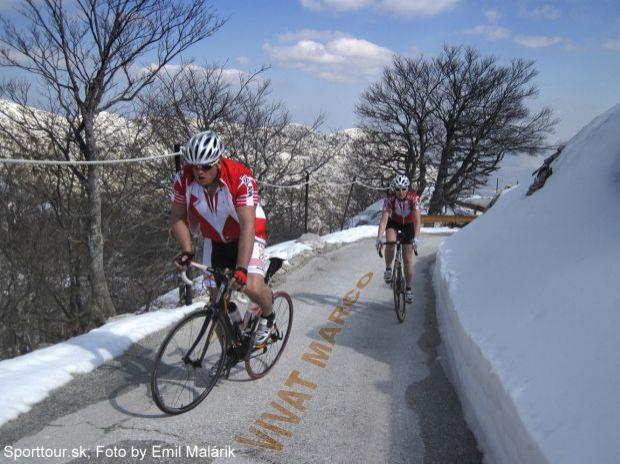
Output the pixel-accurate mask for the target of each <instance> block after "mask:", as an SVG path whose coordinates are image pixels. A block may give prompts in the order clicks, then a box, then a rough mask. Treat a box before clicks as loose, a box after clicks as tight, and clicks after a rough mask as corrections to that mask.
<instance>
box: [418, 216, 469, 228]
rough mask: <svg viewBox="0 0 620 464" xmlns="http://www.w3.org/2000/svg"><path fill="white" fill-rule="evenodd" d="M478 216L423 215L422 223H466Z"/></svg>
mask: <svg viewBox="0 0 620 464" xmlns="http://www.w3.org/2000/svg"><path fill="white" fill-rule="evenodd" d="M477 217H478V216H440V215H430V216H428V215H425V214H423V215H422V224H434V223H436V222H443V223H446V224H448V225H453V224H454V225H461V226H462V225H465V224H469V223H470V222H471V221H473V220H474V219H476V218H477Z"/></svg>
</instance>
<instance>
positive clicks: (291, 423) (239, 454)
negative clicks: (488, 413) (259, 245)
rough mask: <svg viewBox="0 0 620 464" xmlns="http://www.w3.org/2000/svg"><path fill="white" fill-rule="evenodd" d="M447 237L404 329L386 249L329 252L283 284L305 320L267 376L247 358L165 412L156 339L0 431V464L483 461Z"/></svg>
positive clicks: (421, 276) (424, 265)
mask: <svg viewBox="0 0 620 464" xmlns="http://www.w3.org/2000/svg"><path fill="white" fill-rule="evenodd" d="M441 239H442V237H437V236H426V237H425V242H424V244H423V246H422V247H421V249H420V256H419V257H418V258H417V264H416V275H415V278H414V293H415V301H414V303H413V304H412V305H409V307H408V314H407V318H406V320H405V322H404V323H402V324H400V323H398V321H397V319H396V315H395V312H394V309H393V302H392V294H391V291H390V289H389V287H388V286H387V285H385V284H384V283H383V281H382V275H383V263H382V260H380V259H379V258H378V256H377V255H376V253H375V252H374V241H372V240H363V241H360V242H357V243H354V244H352V245H349V246H346V247H343V248H340V249H338V250H335V251H331V252H327V253H324V254H320V255H318V256H317V257H315V258H312V259H311V260H310V261H309V262H308V263H307V264H306V265H305V266H303V267H302V268H299V269H298V270H296V271H294V272H291V273H289V274H288V275H287V276H286V280H285V282H284V283H283V284H282V285H281V287H282V288H285V289H286V290H287V291H289V293H290V294H291V295H292V296H293V299H294V305H295V315H294V324H293V330H292V333H291V338H290V340H289V344H288V346H287V349H286V351H285V353H284V354H283V356H282V358H281V359H280V361H279V363H278V364H277V366H276V367H275V368H274V369H273V370H272V372H270V373H269V375H268V376H267V377H265V378H263V379H261V380H258V381H250V380H249V379H248V376H247V374H246V373H245V371H244V370H242V364H240V365H239V366H238V368H235V369H234V370H233V372H232V374H231V378H230V379H229V380H225V381H221V382H220V383H219V384H218V385H217V386H216V387H215V388H214V389H213V391H212V392H211V393H210V395H209V396H208V397H207V399H206V400H205V401H204V402H203V403H202V404H200V405H199V406H198V407H197V408H195V409H194V410H192V411H190V412H188V413H185V414H182V415H180V416H173V417H168V416H165V415H163V414H162V413H161V412H160V411H159V410H158V409H157V407H156V406H155V405H154V403H153V402H152V400H151V398H150V390H149V387H148V383H149V373H150V370H151V368H152V364H153V358H154V354H155V351H156V349H157V346H158V345H159V343H160V341H161V339H162V338H163V335H164V334H163V333H158V334H154V335H152V336H150V337H148V338H147V339H145V340H143V341H142V343H140V344H139V345H134V347H133V348H132V349H131V350H130V351H129V352H127V353H126V354H125V355H124V356H122V357H121V358H119V359H117V360H115V361H113V362H110V363H107V364H105V365H104V366H102V367H101V368H99V369H97V370H96V371H94V372H92V373H90V374H88V375H83V376H79V377H77V378H76V379H75V380H74V381H72V382H71V383H70V384H68V385H67V386H65V387H63V388H61V389H59V390H57V391H55V392H54V393H53V394H52V395H51V396H50V397H49V398H48V399H46V400H45V401H43V402H41V403H39V404H38V405H36V406H35V407H34V408H33V409H32V410H31V411H30V412H29V413H27V414H23V415H22V416H20V417H19V418H17V419H16V420H13V421H11V422H9V423H7V424H5V425H4V426H3V427H2V428H0V462H28V463H36V462H41V463H46V464H47V463H55V462H59V463H60V462H74V463H86V462H97V463H99V462H106V463H107V462H109V463H113V462H157V463H168V462H169V463H179V464H180V463H185V462H226V463H237V462H239V463H242V462H253V463H263V462H264V463H323V462H325V463H353V462H355V463H360V462H361V463H383V462H385V463H441V464H445V463H478V462H481V461H482V455H481V454H480V452H479V451H478V450H477V448H476V441H475V439H474V437H473V435H472V434H471V432H470V431H469V429H468V428H467V425H466V424H465V421H464V418H463V414H462V411H461V405H460V403H459V400H458V398H457V396H456V394H455V392H454V390H453V388H452V386H451V385H450V383H449V382H448V380H447V378H446V376H445V374H444V371H443V369H442V367H441V365H440V363H439V360H438V347H439V344H440V338H439V334H438V332H437V323H436V317H435V301H434V296H433V290H432V284H431V266H432V264H433V262H434V257H435V251H436V249H437V245H438V243H439V242H440V240H441ZM351 303H352V304H351ZM313 342H314V345H313ZM317 343H320V344H321V345H320V346H321V347H323V351H321V352H320V353H322V354H321V355H320V356H319V355H318V354H317V353H316V352H314V351H313V350H312V346H314V347H315V348H316V347H317V346H318V345H317ZM332 343H333V344H332ZM330 349H331V351H330ZM312 354H314V356H313V357H311V356H309V355H312ZM304 355H305V356H304ZM275 416H279V419H276V418H275ZM17 453H29V454H30V457H28V458H21V459H17V460H16V459H15V458H16V456H17ZM46 454H48V455H49V454H52V455H53V454H55V455H56V456H59V457H50V456H47V457H46V456H45V455H46ZM37 456H41V457H37Z"/></svg>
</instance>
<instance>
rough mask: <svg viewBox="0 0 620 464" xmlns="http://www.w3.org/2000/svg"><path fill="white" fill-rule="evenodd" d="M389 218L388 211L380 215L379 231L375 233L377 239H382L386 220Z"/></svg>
mask: <svg viewBox="0 0 620 464" xmlns="http://www.w3.org/2000/svg"><path fill="white" fill-rule="evenodd" d="M389 217H390V213H389V212H388V211H385V210H383V213H382V214H381V221H379V230H378V232H377V239H380V238H381V237H383V234H385V227H386V226H387V222H388V218H389Z"/></svg>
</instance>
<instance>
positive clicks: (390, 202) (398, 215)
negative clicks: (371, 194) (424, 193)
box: [383, 190, 422, 224]
mask: <svg viewBox="0 0 620 464" xmlns="http://www.w3.org/2000/svg"><path fill="white" fill-rule="evenodd" d="M421 209H422V205H421V204H420V197H419V196H418V195H416V193H415V192H412V191H411V190H409V191H408V192H407V195H406V196H405V198H404V199H402V200H400V199H399V198H398V197H397V196H396V194H395V193H394V192H390V193H388V195H387V197H386V198H385V201H384V202H383V211H387V212H388V213H390V218H391V219H392V221H394V222H396V223H398V224H412V223H414V222H415V212H416V210H417V211H420V210H421Z"/></svg>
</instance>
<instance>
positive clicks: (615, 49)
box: [187, 0, 620, 140]
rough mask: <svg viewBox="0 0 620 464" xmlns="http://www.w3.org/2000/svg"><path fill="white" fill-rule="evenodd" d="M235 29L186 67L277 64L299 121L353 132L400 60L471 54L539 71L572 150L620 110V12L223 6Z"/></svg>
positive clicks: (281, 95) (331, 0) (381, 2)
mask: <svg viewBox="0 0 620 464" xmlns="http://www.w3.org/2000/svg"><path fill="white" fill-rule="evenodd" d="M214 6H215V8H216V9H217V11H218V13H220V14H222V15H224V16H228V17H229V18H230V19H229V21H228V23H227V24H226V25H225V26H224V28H223V29H222V30H221V31H220V32H218V33H217V34H216V35H215V36H213V37H211V38H209V39H207V40H206V41H205V42H204V43H202V44H200V45H197V46H195V47H194V48H193V49H191V51H190V52H189V54H187V56H192V57H193V58H195V59H196V64H203V63H204V61H205V60H209V61H212V60H215V61H219V62H224V61H226V60H228V65H229V67H231V68H235V69H240V70H243V71H248V70H251V69H255V68H257V67H259V66H260V65H262V64H267V65H271V69H270V70H269V71H268V73H267V76H268V77H269V78H270V79H271V80H272V84H273V95H274V97H275V98H278V99H281V100H283V101H284V102H285V103H286V105H287V106H288V108H289V109H290V111H291V113H292V115H293V118H294V119H295V120H296V121H298V122H309V121H310V120H311V119H312V117H313V116H315V115H316V114H318V113H319V112H320V111H323V112H325V113H326V114H327V117H328V119H327V128H332V129H335V128H346V127H351V126H354V125H355V124H356V117H355V114H354V113H353V108H354V105H355V103H356V102H357V101H358V98H359V95H360V93H361V91H363V89H364V88H366V86H368V85H369V84H370V83H372V82H374V81H375V80H377V79H378V77H379V73H380V70H381V68H382V66H383V65H385V64H387V63H389V60H390V56H391V54H392V53H399V54H403V55H408V56H416V55H417V54H420V53H423V54H426V55H434V54H437V53H439V52H440V50H441V47H442V45H443V44H444V43H448V44H465V45H472V46H474V47H476V48H477V49H478V50H479V51H480V52H481V53H483V54H485V55H488V54H492V55H495V56H496V57H497V58H498V59H499V60H500V62H502V63H507V62H508V61H509V60H510V59H512V58H523V59H527V60H534V61H535V62H536V68H537V69H538V71H539V76H538V77H537V79H536V84H537V85H538V86H539V88H540V97H539V98H538V100H537V102H536V103H535V106H541V105H545V106H549V107H551V108H552V109H553V110H554V112H555V114H556V116H557V117H558V118H560V119H561V121H560V123H559V124H558V127H557V130H556V134H555V136H554V139H559V140H565V139H568V138H570V137H571V136H572V135H574V134H575V133H576V131H577V130H579V128H581V127H582V126H583V125H584V124H586V123H587V122H588V121H590V120H591V119H592V118H593V117H594V116H596V115H597V114H599V113H601V112H602V111H604V110H606V109H608V108H609V107H611V106H612V105H614V104H616V103H618V102H619V101H620V2H618V1H612V0H598V1H595V2H591V1H584V0H564V1H548V2H537V1H526V0H516V1H490V0H489V1H479V0H473V1H472V0H290V1H277V0H262V1H241V0H226V1H219V2H215V3H214Z"/></svg>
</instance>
